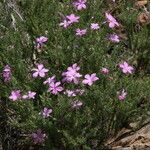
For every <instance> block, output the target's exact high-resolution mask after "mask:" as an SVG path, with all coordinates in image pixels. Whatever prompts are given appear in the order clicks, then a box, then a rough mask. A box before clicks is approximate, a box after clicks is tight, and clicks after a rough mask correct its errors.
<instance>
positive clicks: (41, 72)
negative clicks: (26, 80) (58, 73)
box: [32, 64, 48, 78]
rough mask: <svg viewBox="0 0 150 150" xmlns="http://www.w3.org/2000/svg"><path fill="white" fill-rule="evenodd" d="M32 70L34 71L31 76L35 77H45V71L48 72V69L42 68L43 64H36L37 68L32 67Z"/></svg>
mask: <svg viewBox="0 0 150 150" xmlns="http://www.w3.org/2000/svg"><path fill="white" fill-rule="evenodd" d="M32 70H33V71H35V72H34V73H33V77H34V78H36V77H38V76H39V77H45V73H47V72H48V69H45V68H44V66H43V64H38V65H37V69H36V68H34V69H32Z"/></svg>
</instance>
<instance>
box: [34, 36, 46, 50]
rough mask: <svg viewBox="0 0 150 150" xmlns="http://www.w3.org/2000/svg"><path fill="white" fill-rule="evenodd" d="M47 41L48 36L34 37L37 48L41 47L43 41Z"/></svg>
mask: <svg viewBox="0 0 150 150" xmlns="http://www.w3.org/2000/svg"><path fill="white" fill-rule="evenodd" d="M47 41H48V38H47V37H45V36H41V37H38V38H36V43H37V48H42V46H43V45H44V43H46V42H47Z"/></svg>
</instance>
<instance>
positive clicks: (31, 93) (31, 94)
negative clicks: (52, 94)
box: [22, 91, 36, 99]
mask: <svg viewBox="0 0 150 150" xmlns="http://www.w3.org/2000/svg"><path fill="white" fill-rule="evenodd" d="M35 95H36V92H32V91H28V93H27V94H26V95H23V96H22V98H23V99H35Z"/></svg>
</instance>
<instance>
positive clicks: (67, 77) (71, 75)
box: [62, 64, 82, 84]
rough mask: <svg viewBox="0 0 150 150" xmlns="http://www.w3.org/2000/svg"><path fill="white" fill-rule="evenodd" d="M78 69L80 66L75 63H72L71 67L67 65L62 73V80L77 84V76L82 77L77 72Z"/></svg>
mask: <svg viewBox="0 0 150 150" xmlns="http://www.w3.org/2000/svg"><path fill="white" fill-rule="evenodd" d="M79 70H80V67H79V66H78V65H77V64H73V65H72V66H71V67H68V68H67V71H66V72H63V73H62V76H63V77H64V78H63V81H64V82H74V83H75V84H78V82H79V78H80V77H82V75H81V74H80V73H78V71H79Z"/></svg>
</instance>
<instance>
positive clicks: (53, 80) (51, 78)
mask: <svg viewBox="0 0 150 150" xmlns="http://www.w3.org/2000/svg"><path fill="white" fill-rule="evenodd" d="M55 78H56V76H55V75H54V76H52V77H49V78H48V79H47V80H46V81H44V82H43V84H48V85H50V84H51V83H52V82H55Z"/></svg>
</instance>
